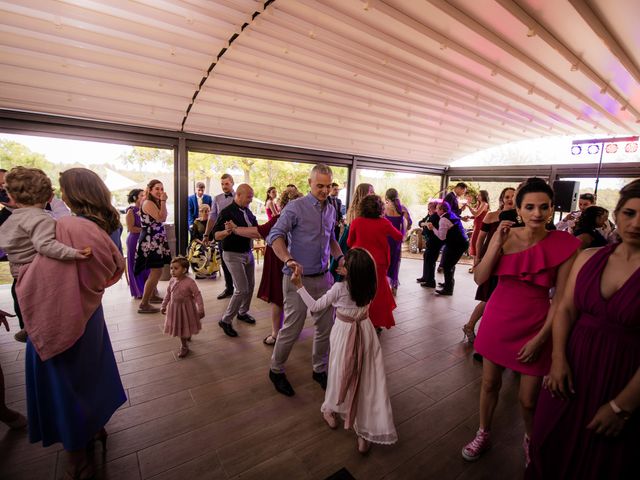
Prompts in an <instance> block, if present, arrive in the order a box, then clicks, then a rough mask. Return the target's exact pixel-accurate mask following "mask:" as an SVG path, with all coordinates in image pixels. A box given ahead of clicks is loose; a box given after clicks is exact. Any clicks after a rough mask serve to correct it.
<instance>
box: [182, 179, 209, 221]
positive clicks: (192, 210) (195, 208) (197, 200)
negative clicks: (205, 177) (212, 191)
mask: <svg viewBox="0 0 640 480" xmlns="http://www.w3.org/2000/svg"><path fill="white" fill-rule="evenodd" d="M204 189H205V186H204V183H202V182H198V183H196V193H194V194H193V195H191V196H189V217H188V218H189V230H191V227H192V226H193V222H194V221H195V220H196V218H198V212H199V211H200V206H201V205H202V204H203V203H206V204H207V205H209V206H211V205H212V203H213V202H212V200H211V196H210V195H207V194H205V193H204Z"/></svg>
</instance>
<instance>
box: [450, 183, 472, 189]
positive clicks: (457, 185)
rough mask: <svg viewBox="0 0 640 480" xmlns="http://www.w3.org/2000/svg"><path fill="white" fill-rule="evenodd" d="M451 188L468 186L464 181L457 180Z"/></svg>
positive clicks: (465, 187)
mask: <svg viewBox="0 0 640 480" xmlns="http://www.w3.org/2000/svg"><path fill="white" fill-rule="evenodd" d="M453 188H464V189H465V190H466V189H467V188H469V187H467V184H466V183H464V182H458V183H456V186H455V187H453Z"/></svg>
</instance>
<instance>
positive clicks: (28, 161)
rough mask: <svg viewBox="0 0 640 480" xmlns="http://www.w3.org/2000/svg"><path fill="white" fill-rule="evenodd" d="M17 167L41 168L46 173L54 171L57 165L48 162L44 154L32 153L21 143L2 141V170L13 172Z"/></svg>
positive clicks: (0, 164)
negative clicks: (12, 169)
mask: <svg viewBox="0 0 640 480" xmlns="http://www.w3.org/2000/svg"><path fill="white" fill-rule="evenodd" d="M17 166H22V167H31V168H39V169H40V170H42V171H44V172H45V173H46V172H48V171H50V170H53V168H54V167H55V164H53V163H52V162H50V161H49V160H47V157H45V156H44V155H43V154H42V153H37V152H32V151H31V150H30V149H29V148H28V147H27V146H25V145H22V144H21V143H18V142H14V141H12V140H0V168H4V169H6V170H11V168H13V167H17Z"/></svg>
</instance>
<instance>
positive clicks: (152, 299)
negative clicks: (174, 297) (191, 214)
mask: <svg viewBox="0 0 640 480" xmlns="http://www.w3.org/2000/svg"><path fill="white" fill-rule="evenodd" d="M166 219H167V194H166V193H165V191H164V186H163V185H162V182H161V181H160V180H151V181H150V182H149V184H148V185H147V190H146V192H145V201H144V203H143V204H142V208H141V210H140V223H141V225H140V227H141V228H142V231H141V232H140V239H139V241H138V251H137V252H136V265H135V270H134V271H135V274H136V275H138V274H139V273H140V272H142V271H143V270H145V269H147V268H148V269H149V278H148V279H147V281H146V283H145V284H144V292H143V294H142V301H141V302H140V307H139V308H138V313H157V312H159V311H160V309H159V308H156V307H154V306H152V305H151V304H152V303H162V298H161V297H159V296H156V295H154V292H155V291H156V287H157V286H158V280H160V275H161V274H162V268H163V267H164V266H165V265H168V264H169V263H170V262H171V251H170V250H169V243H168V242H167V234H166V232H165V230H164V225H163V222H164V221H165V220H166Z"/></svg>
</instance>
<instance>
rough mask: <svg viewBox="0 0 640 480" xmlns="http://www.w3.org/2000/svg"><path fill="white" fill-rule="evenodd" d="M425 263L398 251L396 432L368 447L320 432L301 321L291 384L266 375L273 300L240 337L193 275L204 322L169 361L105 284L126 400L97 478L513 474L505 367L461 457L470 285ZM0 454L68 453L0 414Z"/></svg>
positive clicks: (150, 322) (8, 466) (35, 459)
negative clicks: (438, 287)
mask: <svg viewBox="0 0 640 480" xmlns="http://www.w3.org/2000/svg"><path fill="white" fill-rule="evenodd" d="M421 267H422V262H421V261H419V260H412V259H403V262H402V268H401V272H400V280H401V286H400V288H399V290H398V296H397V298H396V301H397V304H398V307H397V309H396V311H395V317H396V323H397V326H396V327H395V328H393V329H391V330H385V331H383V332H382V334H381V337H380V341H381V345H382V351H383V355H384V361H385V368H386V372H387V377H388V386H389V392H390V395H391V404H392V407H393V410H394V419H395V422H396V426H397V429H398V434H399V442H398V443H397V444H396V445H393V446H374V447H373V448H372V450H371V452H369V454H367V455H361V454H359V453H358V452H357V450H356V439H355V436H354V434H353V432H350V431H345V430H344V429H342V428H339V429H337V430H335V431H334V430H330V429H328V428H327V427H326V425H325V424H324V422H323V420H322V417H321V415H320V405H321V404H322V401H323V392H322V390H321V389H320V388H319V387H318V385H317V384H316V383H315V382H314V381H313V380H312V379H311V347H312V336H313V325H312V324H311V322H310V320H308V321H307V323H306V325H305V328H304V329H303V331H302V334H301V337H300V340H299V341H298V343H297V344H296V345H295V347H294V349H293V351H292V352H291V356H290V358H289V361H288V362H287V374H288V377H289V379H290V381H291V383H292V384H293V387H294V388H295V390H296V392H297V394H296V396H295V397H292V398H287V397H284V396H282V395H280V394H278V393H277V392H275V391H274V389H273V386H272V385H271V383H270V382H269V380H268V368H269V359H270V356H271V353H272V348H271V347H268V346H265V345H263V344H262V338H263V337H264V336H266V335H267V333H268V332H269V329H270V327H269V323H270V305H268V304H266V303H264V302H262V301H260V300H256V299H254V301H253V303H252V308H251V313H252V314H253V315H254V316H255V317H256V319H257V320H258V322H257V324H256V325H253V326H252V325H246V324H239V325H237V330H238V332H239V334H240V336H239V337H238V338H233V339H232V338H229V337H226V336H225V335H224V334H223V333H222V331H221V329H220V328H219V327H218V325H217V322H218V320H219V319H220V317H221V315H222V312H223V311H224V309H225V307H226V305H227V301H226V300H223V301H219V300H216V298H215V297H216V295H217V294H218V293H219V292H220V291H221V290H222V288H223V284H222V282H221V281H220V280H215V281H212V280H206V281H198V285H199V286H200V288H201V290H202V293H203V296H204V299H205V309H206V313H207V315H206V317H205V318H204V320H203V331H202V332H201V334H199V335H197V336H194V338H193V342H192V354H191V355H190V356H188V357H187V358H185V359H178V358H177V356H176V352H177V350H178V349H179V341H178V340H177V339H174V338H170V337H167V336H165V335H163V334H162V324H163V317H162V316H161V315H138V314H137V313H136V309H137V302H135V301H133V300H131V299H130V298H129V294H128V287H127V285H126V284H125V283H124V281H121V282H120V283H118V284H117V285H115V286H113V287H111V288H110V289H109V290H108V291H107V293H106V294H105V297H104V310H105V317H106V320H107V324H108V328H109V331H110V335H111V339H112V343H113V346H114V350H115V356H116V361H117V362H118V366H119V369H120V374H121V377H122V381H123V384H124V385H125V388H126V390H127V394H128V400H127V403H126V404H125V405H124V406H123V407H121V408H120V409H119V410H118V411H117V412H116V413H115V414H114V415H113V417H112V419H111V421H110V422H109V423H108V425H107V430H108V431H109V432H110V435H109V440H108V449H107V451H106V452H105V456H104V458H103V457H102V454H101V452H96V453H95V457H94V458H95V461H96V464H97V465H98V467H99V470H98V472H97V478H100V479H106V480H107V479H136V480H137V479H141V480H142V479H154V480H164V479H175V478H189V479H194V480H195V479H231V478H233V479H236V478H242V479H247V478H248V479H253V478H256V479H258V478H259V479H270V478H274V479H278V478H295V479H323V478H326V477H327V476H328V475H331V474H332V473H335V472H336V471H338V470H340V469H341V468H343V467H344V468H347V469H348V470H349V472H351V474H352V475H353V476H354V477H355V478H358V479H379V478H389V479H413V478H416V479H422V478H438V479H478V478H518V477H520V476H521V475H522V471H523V468H522V461H523V458H522V449H521V447H520V443H521V441H522V432H523V427H522V421H521V419H520V414H519V408H518V404H517V388H518V377H517V375H514V374H512V373H509V372H506V373H505V376H504V387H503V394H502V396H501V399H500V403H499V405H498V409H497V411H496V421H495V425H494V439H495V442H494V446H493V448H492V450H491V451H490V452H489V453H487V455H486V456H484V457H483V458H482V459H480V460H479V461H478V462H476V463H474V464H469V463H466V462H465V461H464V460H462V458H461V456H460V449H461V448H462V446H463V445H464V444H465V443H467V442H468V441H469V440H470V439H471V438H473V435H474V433H475V430H476V428H477V423H478V413H477V410H478V393H479V385H480V376H481V365H480V364H478V363H477V362H475V361H474V360H472V358H471V353H472V349H471V348H470V347H468V346H467V345H466V344H464V343H461V340H462V331H461V326H462V324H463V323H465V322H466V320H467V318H468V316H469V313H470V312H471V310H472V309H473V307H474V306H475V301H474V300H473V296H474V294H475V284H474V283H473V279H472V276H471V275H469V274H468V273H467V272H466V269H465V268H459V269H458V272H457V274H456V280H457V284H456V292H455V295H454V296H453V297H445V298H441V297H438V296H436V295H434V293H433V290H432V289H425V288H422V287H420V285H418V284H417V283H415V278H417V277H419V276H420V273H421ZM261 269H262V265H259V266H258V268H257V271H256V276H257V278H259V277H260V275H261ZM165 288H166V282H161V283H160V290H161V291H164V289H165ZM8 293H9V292H8V288H7V287H0V308H2V309H5V310H11V309H12V305H11V299H10V295H8ZM12 320H13V321H12V323H11V329H12V331H11V332H9V333H7V332H3V333H0V362H2V366H3V369H4V373H5V379H6V383H7V402H8V403H9V404H10V405H11V406H12V408H16V409H18V410H19V411H22V412H23V413H24V411H25V409H26V402H25V387H24V345H23V344H18V343H17V342H15V341H13V338H12V335H13V333H14V332H15V330H16V323H15V320H14V319H12ZM0 465H2V468H1V470H2V473H1V474H0V478H11V479H17V480H21V479H31V478H38V479H40V478H42V479H53V478H56V476H61V475H62V474H63V473H64V468H65V466H66V456H65V454H64V451H62V448H61V446H60V445H54V446H51V447H48V448H42V446H41V445H40V444H29V443H28V439H27V436H26V432H24V431H23V432H9V431H8V430H7V429H6V427H5V426H4V425H1V424H0ZM496 471H499V472H501V473H500V474H499V475H498V476H492V475H494V474H495V472H496Z"/></svg>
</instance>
